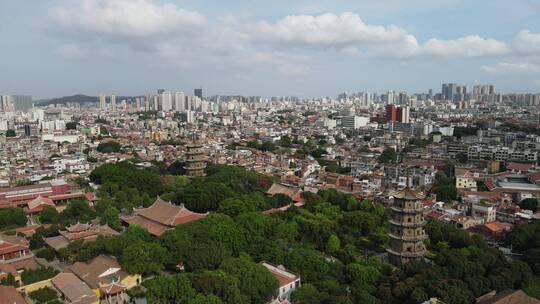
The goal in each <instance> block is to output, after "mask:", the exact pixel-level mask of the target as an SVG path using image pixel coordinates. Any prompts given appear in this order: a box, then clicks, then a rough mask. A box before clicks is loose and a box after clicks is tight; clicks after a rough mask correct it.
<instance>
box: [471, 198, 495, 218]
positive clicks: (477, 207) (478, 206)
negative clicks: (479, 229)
mask: <svg viewBox="0 0 540 304" xmlns="http://www.w3.org/2000/svg"><path fill="white" fill-rule="evenodd" d="M471 215H472V216H473V217H476V218H481V219H483V220H484V223H491V222H494V221H495V220H496V219H497V210H496V208H495V206H494V205H492V204H488V203H485V202H479V203H474V204H472V206H471Z"/></svg>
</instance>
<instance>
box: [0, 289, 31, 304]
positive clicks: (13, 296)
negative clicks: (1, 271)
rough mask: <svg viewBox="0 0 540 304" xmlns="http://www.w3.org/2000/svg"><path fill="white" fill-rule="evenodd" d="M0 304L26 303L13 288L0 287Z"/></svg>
mask: <svg viewBox="0 0 540 304" xmlns="http://www.w3.org/2000/svg"><path fill="white" fill-rule="evenodd" d="M0 304H26V301H25V300H24V298H23V297H22V295H21V294H20V293H19V292H18V291H17V289H15V287H12V286H2V285H0Z"/></svg>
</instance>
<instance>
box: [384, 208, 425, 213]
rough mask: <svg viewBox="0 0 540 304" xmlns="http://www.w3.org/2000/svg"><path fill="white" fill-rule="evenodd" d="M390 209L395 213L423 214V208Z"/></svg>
mask: <svg viewBox="0 0 540 304" xmlns="http://www.w3.org/2000/svg"><path fill="white" fill-rule="evenodd" d="M390 209H391V210H392V211H394V212H397V213H413V214H415V213H422V212H424V208H423V207H417V208H398V207H390Z"/></svg>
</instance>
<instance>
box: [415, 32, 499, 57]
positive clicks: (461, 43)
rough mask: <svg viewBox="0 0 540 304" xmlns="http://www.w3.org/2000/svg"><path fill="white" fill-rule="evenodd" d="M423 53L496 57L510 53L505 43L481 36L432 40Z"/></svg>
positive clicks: (425, 45) (445, 55)
mask: <svg viewBox="0 0 540 304" xmlns="http://www.w3.org/2000/svg"><path fill="white" fill-rule="evenodd" d="M422 49H423V52H424V53H425V54H427V55H433V56H442V57H447V56H463V57H478V56H495V55H505V54H508V53H509V52H510V49H509V47H508V46H507V45H506V43H504V42H500V41H498V40H495V39H491V38H482V37H480V36H477V35H474V36H466V37H462V38H458V39H455V40H439V39H435V38H433V39H430V40H428V41H427V42H426V43H424V45H423V46H422Z"/></svg>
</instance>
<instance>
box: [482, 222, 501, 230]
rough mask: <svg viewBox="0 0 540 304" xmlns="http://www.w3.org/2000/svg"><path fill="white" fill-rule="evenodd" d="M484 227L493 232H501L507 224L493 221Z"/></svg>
mask: <svg viewBox="0 0 540 304" xmlns="http://www.w3.org/2000/svg"><path fill="white" fill-rule="evenodd" d="M484 227H486V228H487V229H488V230H489V231H491V232H500V231H503V230H504V229H505V228H506V226H505V225H503V224H502V223H499V222H491V223H487V224H484Z"/></svg>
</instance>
